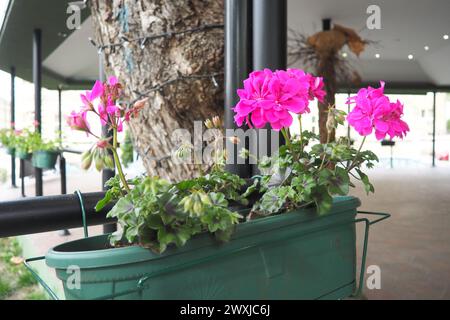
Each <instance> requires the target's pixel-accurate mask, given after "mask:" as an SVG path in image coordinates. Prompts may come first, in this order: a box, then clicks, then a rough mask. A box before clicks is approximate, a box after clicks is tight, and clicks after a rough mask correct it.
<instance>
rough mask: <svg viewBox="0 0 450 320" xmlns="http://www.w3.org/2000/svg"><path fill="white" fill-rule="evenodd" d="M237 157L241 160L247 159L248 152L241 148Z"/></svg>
mask: <svg viewBox="0 0 450 320" xmlns="http://www.w3.org/2000/svg"><path fill="white" fill-rule="evenodd" d="M239 156H240V157H241V158H243V159H247V158H248V157H250V151H248V149H245V148H242V149H241V150H240V151H239Z"/></svg>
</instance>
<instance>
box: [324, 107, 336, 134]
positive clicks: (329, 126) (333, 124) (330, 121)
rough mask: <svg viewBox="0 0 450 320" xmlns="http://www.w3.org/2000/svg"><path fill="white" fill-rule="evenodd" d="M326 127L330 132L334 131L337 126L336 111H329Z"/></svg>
mask: <svg viewBox="0 0 450 320" xmlns="http://www.w3.org/2000/svg"><path fill="white" fill-rule="evenodd" d="M326 127H327V131H328V133H330V132H332V131H333V130H334V129H335V128H336V119H335V118H334V112H332V110H329V111H328V117H327V123H326Z"/></svg>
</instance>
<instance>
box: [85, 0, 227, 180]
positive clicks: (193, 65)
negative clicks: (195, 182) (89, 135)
mask: <svg viewBox="0 0 450 320" xmlns="http://www.w3.org/2000/svg"><path fill="white" fill-rule="evenodd" d="M90 4H91V11H92V18H93V24H94V27H95V29H96V38H97V43H98V44H102V45H107V44H110V43H117V42H121V41H123V40H124V39H128V40H131V39H135V38H138V37H143V36H148V35H157V34H162V33H167V32H177V31H182V30H186V29H192V28H196V27H200V26H202V25H211V24H223V0H209V1H202V0H109V1H105V0H93V1H90ZM123 37H125V38H123ZM141 44H142V43H141V42H139V41H129V42H128V43H127V44H126V45H125V46H120V47H115V48H105V49H104V50H103V52H104V57H105V59H104V61H105V64H106V65H105V67H106V70H107V71H108V73H109V74H114V75H115V76H117V77H118V78H119V80H121V82H122V83H124V84H125V92H126V95H127V96H128V97H130V98H131V100H134V99H138V98H139V95H138V94H137V93H136V91H138V92H140V93H145V92H148V91H149V89H151V88H152V87H155V86H157V85H160V84H163V83H165V82H167V81H168V80H171V79H176V78H180V75H183V76H185V75H206V74H214V73H222V72H223V52H224V48H223V45H224V41H223V29H222V28H212V29H206V30H203V31H198V32H192V33H186V34H182V35H172V36H167V37H162V38H159V39H155V40H152V41H147V42H146V43H145V47H144V48H143V49H141V47H140V46H141ZM216 79H217V83H215V82H214V81H213V80H212V78H211V77H208V78H195V79H184V80H178V81H174V82H172V83H171V84H168V85H164V86H163V87H162V88H161V89H160V90H157V91H154V92H152V93H150V94H149V95H148V97H149V100H148V102H147V103H146V106H145V108H144V109H143V110H142V111H141V113H140V115H139V117H138V118H136V119H133V120H132V121H131V122H130V128H131V132H132V135H133V138H134V145H135V148H136V149H137V151H138V153H139V155H140V156H141V158H142V160H143V163H144V166H145V168H146V169H147V172H148V174H150V175H158V176H160V177H165V178H168V179H170V180H172V181H177V180H180V179H184V178H188V177H191V176H192V175H193V166H192V165H187V164H179V163H176V161H174V159H173V158H170V157H167V156H170V155H171V154H172V152H173V151H174V149H176V142H175V141H172V133H173V132H174V130H175V129H178V128H184V129H188V130H189V131H190V132H191V135H192V136H193V126H194V121H203V120H205V119H207V118H210V117H211V116H214V115H219V116H222V114H223V110H222V109H223V108H222V105H223V87H222V82H223V81H222V79H223V77H222V76H219V77H217V78H216ZM217 84H218V86H217Z"/></svg>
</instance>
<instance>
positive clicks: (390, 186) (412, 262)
mask: <svg viewBox="0 0 450 320" xmlns="http://www.w3.org/2000/svg"><path fill="white" fill-rule="evenodd" d="M370 177H371V178H372V180H373V183H374V185H375V189H376V190H375V191H376V193H375V194H374V195H370V196H366V195H365V194H364V192H363V191H362V190H361V189H360V188H358V189H357V190H355V191H354V192H353V194H354V195H357V196H358V197H360V198H361V201H362V203H363V205H362V206H361V208H360V209H362V210H372V211H384V212H389V213H391V214H392V217H391V218H390V219H389V220H385V221H382V222H380V223H379V224H375V225H373V226H372V227H371V230H370V242H369V251H368V261H367V262H368V263H367V265H368V266H370V265H377V266H379V267H380V269H381V289H380V290H376V289H374V290H368V289H367V288H365V292H364V293H365V296H367V298H368V299H450V170H449V169H438V168H436V169H431V168H429V169H428V168H414V169H403V168H402V169H393V170H392V169H382V170H381V169H379V170H374V171H372V172H371V174H370ZM99 179H100V178H99V177H98V175H97V174H95V175H94V173H92V174H91V176H83V177H78V176H75V177H74V176H72V177H69V192H73V189H74V188H75V187H77V186H81V185H82V186H83V188H82V190H83V191H85V192H87V191H95V190H98V183H99V182H98V181H99ZM27 189H28V190H27V194H29V195H31V194H33V192H32V186H30V187H28V188H27ZM45 190H46V191H45V192H46V194H52V193H53V194H54V193H58V191H59V181H58V180H57V179H50V180H48V181H47V182H46V184H45ZM19 193H20V191H19V190H17V189H9V190H6V192H3V191H2V200H6V199H14V198H17V197H19ZM361 231H362V230H358V234H359V244H361V241H362V240H361V235H362V232H361ZM92 232H93V233H98V232H101V229H100V228H99V227H95V228H93V230H92ZM80 236H81V231H76V232H74V234H73V235H72V236H70V237H60V236H58V234H57V232H51V233H46V234H39V235H31V236H30V237H33V239H35V240H36V243H39V244H40V245H39V250H38V251H40V252H42V253H43V252H45V251H46V250H47V249H48V247H49V246H51V245H54V244H56V243H58V242H62V241H67V240H69V239H73V238H78V237H80ZM44 240H45V241H44ZM359 251H360V250H359Z"/></svg>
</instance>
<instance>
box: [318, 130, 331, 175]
mask: <svg viewBox="0 0 450 320" xmlns="http://www.w3.org/2000/svg"><path fill="white" fill-rule="evenodd" d="M328 143H330V133H329V132H328V131H327V142H326V143H325V146H328ZM326 156H327V154H326V152H325V151H324V153H323V157H322V162H321V163H320V167H319V170H321V169H322V168H323V165H324V164H325V158H326Z"/></svg>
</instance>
